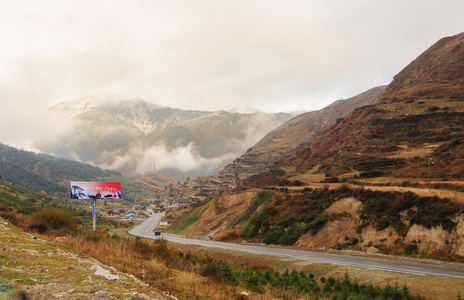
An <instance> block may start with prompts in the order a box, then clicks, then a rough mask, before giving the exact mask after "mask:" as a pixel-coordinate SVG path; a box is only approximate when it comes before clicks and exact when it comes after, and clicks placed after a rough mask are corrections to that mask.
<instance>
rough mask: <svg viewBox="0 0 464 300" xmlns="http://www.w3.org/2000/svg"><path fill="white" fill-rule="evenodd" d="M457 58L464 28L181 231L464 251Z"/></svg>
mask: <svg viewBox="0 0 464 300" xmlns="http://www.w3.org/2000/svg"><path fill="white" fill-rule="evenodd" d="M463 62H464V33H462V34H459V35H456V36H453V37H448V38H444V39H442V40H440V41H438V42H437V43H436V44H435V45H433V46H432V47H430V48H429V49H428V50H426V51H425V52H424V53H423V54H421V55H420V56H419V57H418V58H417V59H415V60H414V61H413V62H411V63H410V64H409V65H408V66H407V67H406V68H404V70H403V71H401V72H400V73H399V74H398V75H397V76H395V78H394V80H393V81H392V83H391V84H390V85H388V87H386V88H385V89H384V91H383V93H382V94H381V96H380V98H379V99H377V100H376V101H373V102H372V104H369V105H365V106H361V107H358V108H355V109H354V110H353V111H352V112H351V113H349V114H347V115H346V116H345V117H343V118H339V119H337V120H336V121H335V123H334V124H333V125H331V126H328V127H327V128H326V129H325V130H324V131H323V133H322V134H320V135H319V136H318V137H316V138H315V139H314V140H313V141H307V142H306V144H305V143H301V145H302V146H300V147H298V150H297V151H296V152H295V153H293V154H292V155H291V156H290V157H288V158H286V159H284V160H282V161H278V162H276V163H274V164H273V165H272V167H271V168H270V169H268V170H267V171H266V172H264V173H261V174H255V175H252V176H250V177H247V178H246V179H244V180H242V181H241V182H240V184H238V185H237V188H236V189H235V190H234V191H230V192H227V193H222V194H220V195H219V196H218V197H216V198H214V199H213V200H211V201H210V202H209V203H208V204H207V205H206V206H205V208H204V209H203V210H202V211H203V214H202V215H201V217H198V215H196V219H198V221H197V222H195V223H194V224H193V225H191V226H190V227H188V228H187V229H185V230H184V231H182V232H181V234H186V235H208V236H210V237H212V238H214V239H218V240H235V241H237V242H240V243H244V242H246V241H251V242H264V243H267V244H280V245H296V246H301V247H309V248H312V249H318V248H323V249H325V248H328V247H331V248H334V249H346V248H350V249H354V250H358V251H371V252H378V251H382V252H385V253H395V254H407V255H411V254H418V253H421V255H424V256H429V257H441V258H447V259H453V257H454V258H455V257H456V256H457V257H462V256H464V251H463V250H462V249H464V230H463V228H464V227H463V226H464V217H463V215H464V205H463V204H462V203H463V201H464V193H463V192H462V191H463V188H464V180H463V179H464V157H463V155H462V154H463V153H464V142H463V141H464V63H463ZM296 120H298V118H297V119H296ZM288 124H294V123H292V121H290V122H288ZM282 127H284V126H282ZM270 136H272V135H270ZM276 144H278V143H277V142H276ZM250 152H251V150H250ZM258 160H259V159H258ZM429 178H430V179H429ZM197 211H198V210H197ZM184 218H185V217H184Z"/></svg>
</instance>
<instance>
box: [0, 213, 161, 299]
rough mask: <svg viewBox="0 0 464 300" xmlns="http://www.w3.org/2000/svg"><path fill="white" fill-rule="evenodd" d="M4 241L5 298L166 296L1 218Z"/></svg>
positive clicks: (0, 273)
mask: <svg viewBox="0 0 464 300" xmlns="http://www.w3.org/2000/svg"><path fill="white" fill-rule="evenodd" d="M61 239H66V238H61ZM0 241H1V247H0V255H1V257H2V262H1V268H0V283H1V285H0V298H2V299H123V298H130V299H166V297H165V296H163V295H162V293H158V292H156V291H155V290H154V288H153V287H150V286H148V284H145V283H144V282H142V281H140V280H138V279H137V278H135V277H134V276H133V275H130V274H126V273H123V272H120V271H118V270H116V269H115V268H113V267H109V266H106V265H104V264H102V263H100V262H99V261H97V260H95V259H93V258H89V257H82V256H81V255H78V254H77V253H76V251H72V250H70V247H67V246H64V245H61V244H59V243H53V242H52V243H51V242H48V241H45V240H42V239H38V238H36V237H34V236H33V235H31V234H28V233H25V232H23V231H21V230H19V229H18V228H16V227H14V226H12V225H11V224H10V223H8V222H6V221H4V220H3V219H2V218H0ZM3 297H6V298H3Z"/></svg>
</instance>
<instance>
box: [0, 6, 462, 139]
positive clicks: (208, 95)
mask: <svg viewBox="0 0 464 300" xmlns="http://www.w3.org/2000/svg"><path fill="white" fill-rule="evenodd" d="M0 4H1V7H2V9H1V11H0V39H1V40H0V45H1V46H0V105H1V108H2V109H1V111H0V127H1V128H8V130H4V129H2V130H1V132H0V142H2V143H7V144H12V145H13V146H16V147H19V146H21V145H25V144H26V143H27V141H29V140H30V138H31V135H33V136H35V137H38V136H42V135H53V134H55V133H56V131H60V130H63V128H64V127H65V123H66V121H65V120H41V119H40V116H41V112H42V111H43V110H44V109H45V108H47V107H49V106H51V105H54V104H56V103H59V102H62V101H66V100H71V99H77V98H82V97H86V96H90V95H104V94H117V95H121V96H123V97H127V98H130V99H132V98H137V99H143V100H146V101H149V102H153V103H156V104H158V105H162V106H169V107H176V108H181V109H195V110H210V111H214V110H221V109H223V110H230V109H234V108H243V107H248V108H253V109H258V110H261V111H265V112H278V111H292V110H297V111H301V110H315V109H321V108H323V107H325V106H327V105H329V104H330V103H332V102H334V101H335V100H338V99H341V98H344V99H346V98H349V97H352V96H355V95H357V94H359V93H361V92H364V91H366V90H368V89H370V88H372V87H375V86H379V85H386V84H389V83H390V82H391V81H392V79H393V76H394V75H396V74H397V73H398V72H400V71H401V70H402V69H403V68H404V67H406V65H407V64H409V63H410V62H411V61H412V60H414V59H415V58H416V57H417V56H419V55H420V54H421V53H422V52H424V51H425V50H426V49H427V48H428V47H430V46H431V45H433V44H434V43H435V42H437V41H438V40H439V39H440V38H443V37H446V36H451V35H455V34H458V33H460V32H462V31H464V18H463V14H464V1H462V0H440V1H436V0H420V1H419V0H401V1H400V0H350V1H346V0H318V1H315V0H294V1H288V0H287V1H283V0H282V1H278V0H246V1H245V0H234V1H230V0H228V1H225V0H184V1H179V0H169V1H166V0H165V1H160V0H130V1H129V0H128V1H119V0H75V1H69V0H15V1H10V0H8V1H6V0H0ZM51 121H53V123H54V124H55V126H52V125H51V124H50V122H51ZM57 122H59V124H62V126H56V123H57Z"/></svg>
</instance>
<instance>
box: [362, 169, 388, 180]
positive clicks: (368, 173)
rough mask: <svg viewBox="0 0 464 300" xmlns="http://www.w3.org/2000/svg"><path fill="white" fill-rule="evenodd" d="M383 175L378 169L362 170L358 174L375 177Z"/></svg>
mask: <svg viewBox="0 0 464 300" xmlns="http://www.w3.org/2000/svg"><path fill="white" fill-rule="evenodd" d="M381 176H383V172H382V171H379V170H370V171H367V172H362V173H361V174H359V177H361V178H375V177H381Z"/></svg>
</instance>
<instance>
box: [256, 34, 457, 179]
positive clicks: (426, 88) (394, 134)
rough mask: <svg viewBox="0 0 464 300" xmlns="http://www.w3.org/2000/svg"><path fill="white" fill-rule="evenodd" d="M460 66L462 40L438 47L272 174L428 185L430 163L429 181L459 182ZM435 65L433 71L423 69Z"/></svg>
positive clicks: (450, 40) (448, 40)
mask: <svg viewBox="0 0 464 300" xmlns="http://www.w3.org/2000/svg"><path fill="white" fill-rule="evenodd" d="M463 61H464V34H459V35H457V36H454V37H452V38H445V39H443V40H441V41H439V42H438V43H437V44H435V45H434V46H432V47H431V48H430V49H428V50H427V51H426V52H424V53H423V54H422V55H421V56H419V57H418V58H417V59H416V60H415V61H413V62H412V63H411V64H410V65H409V66H407V67H406V68H405V69H404V70H403V71H402V72H401V73H399V74H398V76H396V77H395V79H394V80H393V82H392V83H391V84H390V85H389V86H388V88H387V90H386V92H385V95H384V96H383V97H382V99H381V100H380V101H379V102H378V103H376V104H373V105H370V106H365V107H361V108H358V109H356V110H354V112H353V113H351V114H350V115H348V116H347V117H345V118H344V119H343V120H339V122H337V124H335V125H333V126H331V127H329V128H327V129H326V131H325V132H324V133H323V134H322V135H321V136H320V137H318V138H317V139H316V140H315V141H314V142H313V143H311V144H310V145H309V146H308V147H305V148H303V149H301V150H300V151H299V152H298V153H297V154H295V155H294V156H293V157H291V158H289V159H288V160H285V161H282V162H281V163H280V165H279V166H276V167H275V169H274V172H275V171H276V170H278V169H280V171H281V172H284V173H285V174H290V173H295V172H298V173H306V172H308V171H310V170H311V172H312V173H319V174H323V175H325V176H326V177H330V176H340V175H344V174H345V175H344V176H354V175H356V174H360V173H365V172H368V174H363V175H365V176H367V177H373V176H382V175H386V176H389V177H399V178H416V177H420V178H426V177H427V172H428V165H427V161H428V160H429V158H432V160H433V161H436V163H434V167H433V168H434V172H433V176H434V178H440V179H442V180H448V181H449V180H462V179H463V178H464V161H463V157H462V155H461V154H462V153H464V144H463V142H462V141H463V139H464V98H463V97H464V62H463ZM434 63H435V64H437V65H436V66H434V68H433V69H432V70H433V71H432V72H431V71H430V68H429V67H425V66H424V65H426V66H433V64H434ZM350 174H351V175H350ZM376 174H377V175H376ZM279 176H281V175H279ZM272 177H273V176H271V175H268V176H267V178H268V179H269V180H271V181H272ZM274 179H275V178H274ZM260 180H261V179H260ZM252 181H253V180H252Z"/></svg>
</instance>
